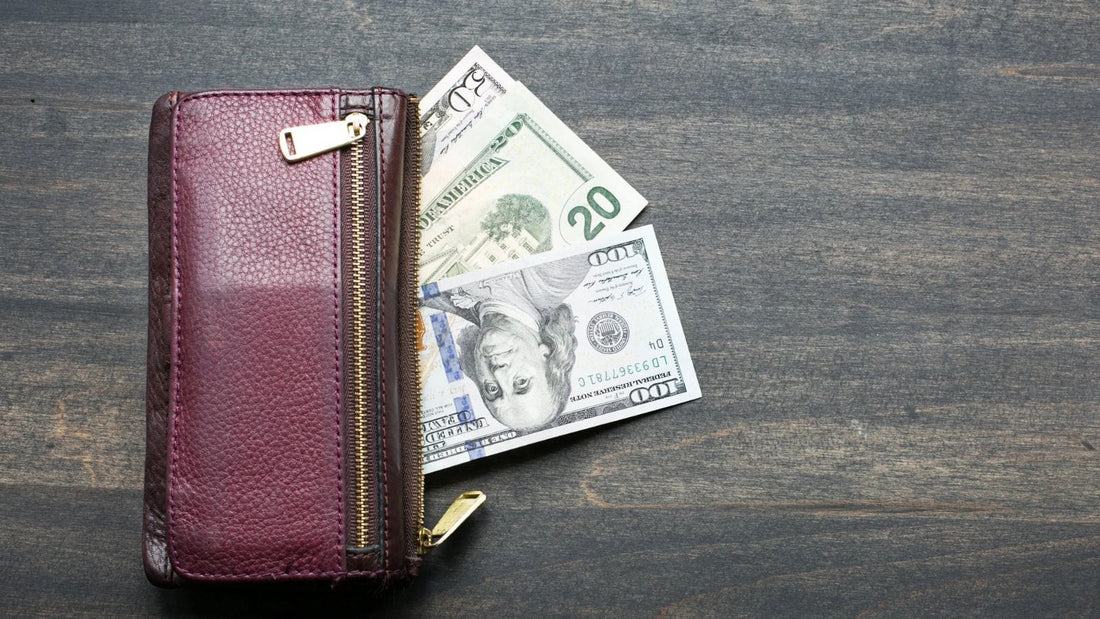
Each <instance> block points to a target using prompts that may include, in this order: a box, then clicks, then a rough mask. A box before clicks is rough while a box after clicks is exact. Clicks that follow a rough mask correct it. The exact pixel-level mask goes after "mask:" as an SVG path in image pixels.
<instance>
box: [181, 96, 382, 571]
mask: <svg viewBox="0 0 1100 619" xmlns="http://www.w3.org/2000/svg"><path fill="white" fill-rule="evenodd" d="M322 92H329V93H330V94H333V95H335V94H336V91H335V90H329V91H318V90H295V91H281V92H270V91H260V92H247V91H235V92H212V93H201V94H196V95H192V96H190V97H185V98H184V99H183V100H181V101H178V102H177V104H176V113H175V122H174V123H173V125H172V263H173V282H172V285H173V290H174V292H175V299H176V302H175V304H174V306H175V307H174V308H173V319H174V321H175V323H176V329H175V344H176V352H175V355H174V356H173V362H172V367H173V370H174V372H175V374H176V381H175V382H176V384H175V402H173V405H172V430H171V441H170V445H169V450H170V451H171V453H172V457H171V463H170V470H171V474H170V476H169V477H170V478H169V483H168V508H169V509H168V519H167V520H168V525H169V526H168V527H167V529H168V531H167V535H166V538H167V539H168V540H169V541H170V540H171V521H172V512H173V511H174V509H175V501H174V500H173V492H172V490H173V484H172V483H171V482H172V480H174V479H175V477H176V470H177V463H178V460H179V452H178V450H176V449H175V444H176V441H177V438H178V436H179V425H180V415H179V411H178V409H179V405H180V403H179V400H180V398H179V395H180V384H181V381H180V356H181V355H180V350H181V349H182V341H183V338H182V328H181V326H180V307H181V306H182V295H181V293H180V291H181V287H180V273H181V268H180V261H179V199H178V198H179V181H178V173H177V171H178V168H179V140H178V136H179V131H180V124H181V123H180V118H181V114H180V109H181V107H182V104H183V103H184V102H185V101H188V100H191V99H195V100H198V99H208V98H214V97H257V96H260V97H263V96H301V95H316V94H319V93H322ZM383 92H388V93H391V94H395V95H398V96H400V93H398V92H396V91H392V90H385V91H383ZM336 157H338V155H334V166H335V160H336V159H335V158H336ZM334 185H335V187H336V190H335V192H334V195H335V196H338V195H339V184H338V176H336V177H334ZM334 209H336V211H337V213H338V209H339V201H338V198H337V200H336V201H334ZM337 272H338V271H337ZM334 282H335V286H336V287H337V291H338V289H339V282H338V280H334ZM336 333H337V338H339V316H338V313H337V319H336ZM337 355H339V339H337ZM337 358H338V357H337ZM339 380H340V373H339V361H337V373H336V382H337V391H339ZM338 395H339V394H338ZM336 412H337V424H336V425H337V430H336V433H337V450H338V451H337V454H338V456H340V457H342V454H341V451H340V424H339V413H340V407H339V398H337V408H336ZM337 464H338V466H337V477H338V479H339V497H340V506H339V512H340V527H339V529H338V530H339V531H340V538H341V540H342V537H343V532H342V530H343V479H342V477H341V467H340V466H339V461H338V463H337ZM342 546H343V543H342V541H340V543H339V545H338V546H337V553H338V557H342ZM168 553H169V554H170V555H171V557H172V562H173V564H174V567H175V569H176V570H177V571H179V572H180V573H182V574H186V575H188V576H192V577H198V578H202V577H210V576H235V577H239V578H257V577H269V576H272V577H274V576H295V575H303V576H342V575H362V576H366V575H381V574H384V573H390V572H389V571H387V570H379V571H373V572H364V571H354V572H349V571H347V570H327V571H322V570H284V571H281V572H272V571H268V572H253V573H239V572H192V571H190V570H188V569H187V568H186V567H184V566H183V565H182V563H181V562H180V560H179V557H178V556H177V555H176V552H175V548H173V545H172V544H171V543H169V544H168ZM339 560H340V559H339V558H338V559H337V561H338V562H339Z"/></svg>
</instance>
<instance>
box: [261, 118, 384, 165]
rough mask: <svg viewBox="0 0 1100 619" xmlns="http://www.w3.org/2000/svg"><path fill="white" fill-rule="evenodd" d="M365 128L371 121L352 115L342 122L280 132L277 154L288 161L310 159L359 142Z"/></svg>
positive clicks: (364, 132) (335, 121)
mask: <svg viewBox="0 0 1100 619" xmlns="http://www.w3.org/2000/svg"><path fill="white" fill-rule="evenodd" d="M368 124H370V118H368V117H367V115H366V114H363V113H361V112H352V113H351V114H348V115H347V116H345V117H344V119H343V120H334V121H332V122H327V123H318V124H316V125H302V126H300V127H288V128H286V129H283V130H282V131H280V132H279V150H281V151H283V157H285V158H286V160H287V161H301V160H302V159H309V158H310V157H313V156H314V155H320V154H321V153H327V152H328V151H330V150H335V149H337V148H340V147H341V146H347V145H348V144H351V143H352V142H354V141H356V140H359V139H362V137H363V136H364V135H366V134H367V125H368Z"/></svg>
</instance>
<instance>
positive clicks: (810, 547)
mask: <svg viewBox="0 0 1100 619" xmlns="http://www.w3.org/2000/svg"><path fill="white" fill-rule="evenodd" d="M685 4H688V3H685ZM690 4H692V5H693V6H691V8H684V7H680V6H679V5H678V3H667V4H666V3H651V2H619V3H614V4H609V5H605V6H597V7H593V6H589V5H588V3H580V2H557V3H548V4H543V3H537V2H496V3H491V4H490V5H488V6H487V7H485V8H481V9H475V8H473V7H471V6H467V5H465V4H463V5H457V4H453V5H452V4H447V5H443V4H439V3H424V4H422V5H417V6H396V4H395V3H375V4H372V5H367V4H364V3H362V2H359V1H354V2H297V3H278V4H276V3H270V4H269V3H260V2H208V3H202V4H193V3H187V2H184V3H175V2H165V1H163V0H156V1H143V2H137V1H132V0H130V1H127V0H109V1H104V2H95V3H76V2H74V3H71V4H70V3H47V2H37V1H33V0H14V1H9V2H6V3H5V4H4V6H3V7H2V8H0V41H2V43H0V127H2V128H3V136H2V138H0V436H2V441H3V442H2V447H0V548H2V552H0V614H35V613H63V614H91V615H100V614H109V615H129V614H160V613H163V614H172V615H176V614H180V615H183V614H200V613H201V614H206V613H239V612H247V611H260V612H267V613H273V612H280V613H281V612H291V613H294V612H299V613H316V612H321V611H349V612H361V611H365V610H367V609H383V610H385V611H389V612H401V613H411V614H425V615H470V616H497V615H537V614H556V615H582V614H611V615H629V616H634V615H656V614H663V613H667V614H674V615H723V616H727V615H733V614H748V615H768V616H772V615H796V616H805V615H839V616H845V615H856V614H864V615H929V614H944V615H957V614H969V613H976V614H982V615H986V614H989V615H1047V614H1052V615H1064V614H1068V615H1094V616H1095V615H1097V614H1100V489H1098V488H1100V452H1098V451H1097V448H1098V446H1100V380H1098V378H1100V361H1098V354H1097V346H1098V344H1100V243H1098V242H1100V7H1097V5H1096V4H1094V3H1062V2H1043V1H1039V0H1025V1H1023V2H1005V3H993V4H992V5H991V4H990V3H984V2H982V3H978V2H973V1H963V2H954V3H946V4H945V3H939V2H932V3H895V2H883V3H879V4H877V5H870V4H868V3H863V2H831V3H822V4H820V5H815V4H812V3H811V4H806V3H802V2H778V3H771V2H763V3H730V4H725V3H717V4H716V3H690ZM474 44H481V45H482V46H483V47H484V48H485V49H486V50H487V51H488V52H489V53H490V54H491V55H493V57H494V58H495V59H496V60H497V61H498V62H500V63H501V65H502V66H504V67H505V68H507V69H508V70H509V71H510V72H511V73H512V74H513V75H515V76H516V77H517V78H518V79H520V80H522V81H523V82H524V83H525V84H527V85H528V86H529V87H530V89H531V90H532V91H534V92H535V93H536V94H537V95H539V96H540V97H541V98H542V99H543V100H544V101H545V102H546V103H547V104H548V105H549V106H550V107H551V108H552V109H554V110H555V111H556V112H557V113H558V115H559V116H560V117H561V118H562V119H563V120H564V121H565V122H566V123H567V124H569V125H570V126H571V127H572V128H573V129H574V130H575V131H576V132H577V133H578V134H580V135H581V136H582V137H583V138H584V139H585V140H587V141H588V143H589V144H590V145H591V146H592V147H593V148H594V149H595V150H596V151H597V152H599V153H601V154H602V155H603V156H604V157H605V158H606V159H607V161H609V162H610V163H611V165H612V166H613V167H615V168H616V169H617V170H618V171H619V172H620V173H621V174H622V175H623V176H624V177H626V178H627V179H628V180H630V181H631V182H632V183H633V184H634V185H635V186H636V187H637V188H638V189H639V190H640V191H641V192H642V193H643V194H644V195H645V196H646V197H648V198H649V200H650V205H649V207H648V208H647V209H646V210H645V212H643V213H642V215H641V216H640V217H639V218H638V220H637V222H636V223H637V224H639V225H642V224H653V225H654V226H655V227H656V230H657V235H658V238H659V239H660V241H661V244H662V248H663V250H664V254H665V260H666V263H667V266H668V271H669V276H670V278H671V283H672V288H673V290H674V292H675V293H676V295H677V296H676V300H677V302H678V304H679V307H680V312H681V317H682V319H683V324H684V329H685V331H686V334H687V338H688V341H689V343H690V345H691V351H692V353H693V357H694V360H695V365H696V368H697V369H698V372H699V379H700V381H701V383H702V389H703V393H704V397H703V399H702V400H699V401H696V402H692V403H690V404H687V405H683V406H679V407H677V408H674V409H671V410H665V411H662V412H659V413H655V414H652V415H649V416H646V417H643V418H639V419H635V420H632V421H628V422H623V423H619V424H616V425H614V426H611V427H605V428H601V429H597V430H593V431H589V432H585V433H583V434H580V435H577V436H572V437H568V438H563V439H558V440H554V441H550V442H548V443H545V444H542V445H539V446H536V447H532V448H528V449H523V450H521V451H518V452H513V453H512V454H509V455H502V456H498V457H495V458H492V459H489V460H487V461H482V462H478V463H474V464H471V465H467V466H463V467H459V468H457V469H453V470H451V471H447V472H444V473H440V474H437V475H434V476H431V477H429V480H428V486H429V490H428V494H429V510H428V511H429V513H433V512H434V513H438V512H439V511H440V510H442V508H443V506H444V504H445V503H446V502H447V501H449V499H450V498H451V497H453V496H454V495H455V494H457V492H459V491H461V490H464V489H467V488H480V489H482V490H484V491H485V492H486V493H487V494H488V495H489V497H490V500H489V503H488V505H487V507H486V508H485V509H484V511H483V512H482V513H479V514H478V515H477V517H476V518H475V520H474V522H473V523H472V524H471V525H469V526H468V527H467V528H465V529H464V530H463V531H462V532H460V534H459V535H458V536H456V538H455V539H454V540H453V541H452V542H449V543H448V545H447V546H444V547H443V548H440V549H439V551H438V552H436V553H434V554H432V555H431V556H430V558H429V559H428V560H427V565H426V567H425V569H424V570H423V577H422V578H420V579H419V580H417V581H416V583H415V584H413V585H412V586H411V587H409V588H408V589H406V590H403V591H401V592H398V593H395V594H391V595H389V596H386V597H384V598H382V599H381V600H373V601H372V600H369V599H366V598H364V597H363V596H362V595H355V594H350V593H347V592H342V593H341V592H337V593H335V594H334V593H331V592H326V591H313V592H305V591H300V590H295V591H292V592H287V591H283V590H268V589H264V590H260V591H256V590H246V591H237V590H230V591H216V592H210V591H163V590H159V589H155V588H153V587H152V586H150V585H148V584H147V583H146V582H145V578H144V576H143V575H142V572H141V567H140V559H139V554H140V550H139V549H140V535H139V528H140V514H141V490H140V487H141V475H142V460H143V449H144V443H143V440H144V418H143V415H144V400H143V397H144V380H145V374H144V349H145V285H146V271H145V268H146V266H145V264H146V244H145V234H146V214H145V157H146V154H145V148H146V131H147V123H148V117H149V111H150V107H151V104H152V102H153V100H154V99H155V98H156V97H157V96H158V95H159V94H161V93H162V92H164V91H168V90H172V89H185V90H191V89H202V88H214V87H277V86H302V85H328V84H339V85H347V86H353V85H360V86H369V85H376V84H387V85H395V86H400V87H405V88H408V89H410V90H414V91H420V92H424V91H426V90H427V89H428V88H429V87H430V86H431V85H432V84H434V83H435V81H436V80H437V79H438V78H439V77H440V76H442V75H443V73H444V72H445V71H446V70H447V69H448V68H450V66H451V65H452V64H453V63H454V62H455V61H457V60H458V58H459V57H461V56H462V55H463V54H464V53H465V52H466V51H467V50H468V49H469V48H470V47H471V46H472V45H474Z"/></svg>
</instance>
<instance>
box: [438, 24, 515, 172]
mask: <svg viewBox="0 0 1100 619" xmlns="http://www.w3.org/2000/svg"><path fill="white" fill-rule="evenodd" d="M514 82H515V80H513V79H512V77H511V76H510V75H508V74H507V73H505V72H504V69H502V68H500V66H498V65H497V63H495V62H493V59H492V58H490V57H489V55H488V54H486V53H485V52H484V51H483V50H482V49H481V48H480V47H478V46H476V45H475V46H474V48H473V49H471V50H470V51H469V52H468V53H467V54H466V55H465V56H463V57H462V60H459V61H458V64H456V65H455V66H453V67H451V70H450V71H448V72H447V75H444V76H443V79H441V80H439V82H438V83H436V85H435V86H433V87H432V89H431V90H429V91H428V94H426V95H424V97H423V98H421V99H420V136H421V142H422V148H421V156H422V158H423V159H422V161H421V164H420V167H421V171H422V172H423V173H427V172H428V171H429V170H431V168H432V166H433V165H435V164H436V163H437V162H438V161H440V160H441V159H442V158H443V156H444V155H446V154H447V153H448V152H450V150H451V148H452V147H453V146H454V145H455V144H456V143H457V142H458V141H459V139H461V138H462V136H463V135H465V134H466V133H468V132H469V130H470V129H471V128H472V127H473V126H474V125H475V124H476V123H478V122H479V121H480V120H481V119H483V118H485V117H486V110H487V108H488V107H489V106H490V105H492V104H493V103H494V102H496V100H497V99H498V98H499V97H500V95H502V94H504V93H506V92H508V90H509V89H510V88H511V87H512V84H513V83H514Z"/></svg>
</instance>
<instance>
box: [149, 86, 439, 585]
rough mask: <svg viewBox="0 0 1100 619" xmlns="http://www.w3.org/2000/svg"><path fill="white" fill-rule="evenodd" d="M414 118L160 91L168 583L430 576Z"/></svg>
mask: <svg viewBox="0 0 1100 619" xmlns="http://www.w3.org/2000/svg"><path fill="white" fill-rule="evenodd" d="M416 106H417V102H416V100H415V99H414V98H412V97H410V96H409V95H407V94H405V93H403V92H401V91H398V90H390V89H384V88H374V89H369V90H341V89H321V90H279V91H211V92H196V93H170V94H167V95H165V96H163V97H161V98H160V100H158V101H157V103H156V105H155V107H154V110H153V119H152V125H151V130H150V135H149V349H148V384H147V436H146V441H147V447H146V449H147V451H146V469H145V513H144V535H143V538H144V539H143V548H144V563H145V571H146V574H147V575H148V577H149V579H150V580H151V581H152V582H153V583H155V584H158V585H165V586H171V585H177V584H180V583H184V582H189V581H250V580H284V579H292V580H327V581H339V580H343V579H347V578H364V579H378V580H385V581H392V580H396V579H402V578H405V577H408V576H411V575H415V573H416V570H417V567H418V565H419V563H420V558H419V551H422V550H424V548H426V547H427V546H431V545H433V536H432V532H430V531H428V530H426V529H424V528H423V525H422V521H423V513H422V508H423V476H422V474H421V463H420V438H419V436H420V435H419V431H418V425H419V388H420V385H419V378H418V376H417V370H418V368H417V357H416V354H415V350H416V341H417V337H418V334H417V324H418V322H417V317H416V280H417V277H416V267H417V248H418V238H417V226H416V217H417V215H418V201H419V180H420V170H419V167H420V165H419V164H420V153H419V135H418V133H419V132H418V127H417V107H416ZM403 351H410V353H409V354H402V353H403Z"/></svg>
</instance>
